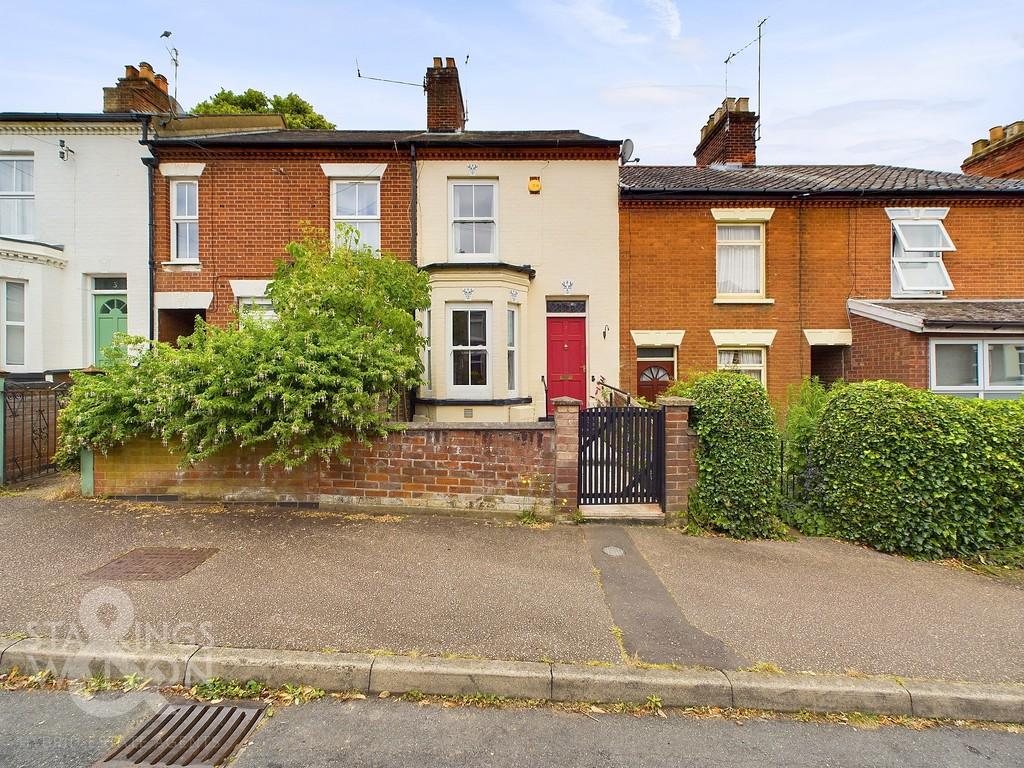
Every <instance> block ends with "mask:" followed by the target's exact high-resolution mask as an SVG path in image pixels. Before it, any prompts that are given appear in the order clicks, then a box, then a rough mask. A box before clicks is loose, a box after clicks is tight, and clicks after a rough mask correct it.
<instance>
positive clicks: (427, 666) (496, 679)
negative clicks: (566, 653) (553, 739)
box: [370, 656, 551, 699]
mask: <svg viewBox="0 0 1024 768" xmlns="http://www.w3.org/2000/svg"><path fill="white" fill-rule="evenodd" d="M370 691H371V692H372V693H380V692H382V691H390V692H391V693H406V692H408V691H420V692H421V693H432V694H437V695H440V696H472V695H474V694H478V693H482V694H486V695H490V696H508V697H512V698H518V699H548V698H550V697H551V667H550V666H549V665H547V664H538V663H536V662H523V661H516V662H505V661H476V660H474V659H430V658H410V657H408V656H380V657H378V658H377V660H376V661H375V662H374V664H373V670H372V671H371V673H370Z"/></svg>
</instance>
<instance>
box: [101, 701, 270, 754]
mask: <svg viewBox="0 0 1024 768" xmlns="http://www.w3.org/2000/svg"><path fill="white" fill-rule="evenodd" d="M265 708H266V705H265V704H259V703H250V702H244V703H243V702H239V703H237V704H164V705H163V706H162V707H161V708H160V710H159V711H158V712H157V713H156V714H155V715H153V717H151V718H150V719H149V720H148V721H147V722H146V724H145V725H143V726H142V727H141V728H139V730H137V731H136V732H135V733H133V734H132V735H131V736H129V737H128V738H127V739H125V741H124V742H122V743H121V744H119V745H117V746H116V747H114V749H112V750H111V751H110V754H108V755H107V756H106V757H104V758H103V759H102V760H100V761H99V762H98V763H96V764H95V765H94V766H93V768H127V766H151V767H153V766H172V765H190V766H194V768H214V766H218V765H221V764H222V763H224V761H226V760H227V759H228V758H229V757H231V755H232V753H233V752H234V751H235V750H236V749H238V746H239V744H241V743H242V741H243V740H244V739H245V737H246V736H248V735H249V733H250V732H252V729H253V728H254V727H256V723H258V722H259V720H260V718H261V717H262V716H263V710H264V709H265Z"/></svg>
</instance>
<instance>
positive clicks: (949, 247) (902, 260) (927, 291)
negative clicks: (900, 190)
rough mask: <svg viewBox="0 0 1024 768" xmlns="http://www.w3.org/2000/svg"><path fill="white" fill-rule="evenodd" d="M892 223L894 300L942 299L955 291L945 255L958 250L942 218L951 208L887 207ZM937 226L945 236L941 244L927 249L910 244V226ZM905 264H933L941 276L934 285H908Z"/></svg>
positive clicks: (892, 294)
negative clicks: (944, 259)
mask: <svg viewBox="0 0 1024 768" xmlns="http://www.w3.org/2000/svg"><path fill="white" fill-rule="evenodd" d="M885 210H886V213H887V214H888V216H889V219H890V221H891V223H892V246H891V256H892V258H891V265H892V266H891V287H890V295H891V296H892V298H894V299H909V298H914V299H921V298H926V299H927V298H942V297H943V296H945V295H946V292H947V291H952V290H954V287H953V281H952V279H950V277H949V272H948V271H947V270H946V264H945V262H943V260H942V254H943V253H947V252H951V251H956V245H954V244H953V239H952V238H951V237H950V236H949V232H948V231H946V226H945V225H944V224H943V223H942V220H943V219H944V218H945V217H946V214H947V213H949V209H948V208H886V209H885ZM921 226H928V227H937V228H938V230H939V233H940V234H941V237H942V240H943V242H942V244H941V247H940V248H937V249H925V248H921V247H918V246H914V245H912V244H911V243H910V239H909V238H908V237H907V233H906V232H905V231H904V230H905V229H907V228H908V227H921ZM906 264H934V265H936V266H937V267H938V269H939V278H938V280H937V281H936V282H935V283H933V284H932V285H929V286H926V287H924V288H908V287H907V285H906V281H905V279H904V271H903V267H904V265H906Z"/></svg>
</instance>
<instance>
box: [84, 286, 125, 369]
mask: <svg viewBox="0 0 1024 768" xmlns="http://www.w3.org/2000/svg"><path fill="white" fill-rule="evenodd" d="M93 299H94V302H95V303H94V304H93V314H94V316H95V318H96V328H95V332H94V333H93V339H94V344H95V346H94V347H93V354H94V359H95V360H96V365H97V366H102V365H103V361H104V355H103V351H104V350H105V349H106V348H107V347H109V346H110V344H111V342H112V341H113V340H114V334H115V333H118V332H121V333H125V332H127V331H128V297H127V296H125V295H123V294H120V295H118V294H104V295H102V296H94V297H93Z"/></svg>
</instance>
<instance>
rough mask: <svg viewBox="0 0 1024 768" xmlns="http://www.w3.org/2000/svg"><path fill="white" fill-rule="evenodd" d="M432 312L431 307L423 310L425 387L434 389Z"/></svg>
mask: <svg viewBox="0 0 1024 768" xmlns="http://www.w3.org/2000/svg"><path fill="white" fill-rule="evenodd" d="M431 319H432V313H431V311H430V310H429V309H427V310H424V312H423V388H424V389H425V390H428V391H430V390H432V389H433V388H434V360H433V356H434V355H433V352H434V350H433V344H432V341H431V335H432V333H433V332H432V331H431V329H430V321H431Z"/></svg>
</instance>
